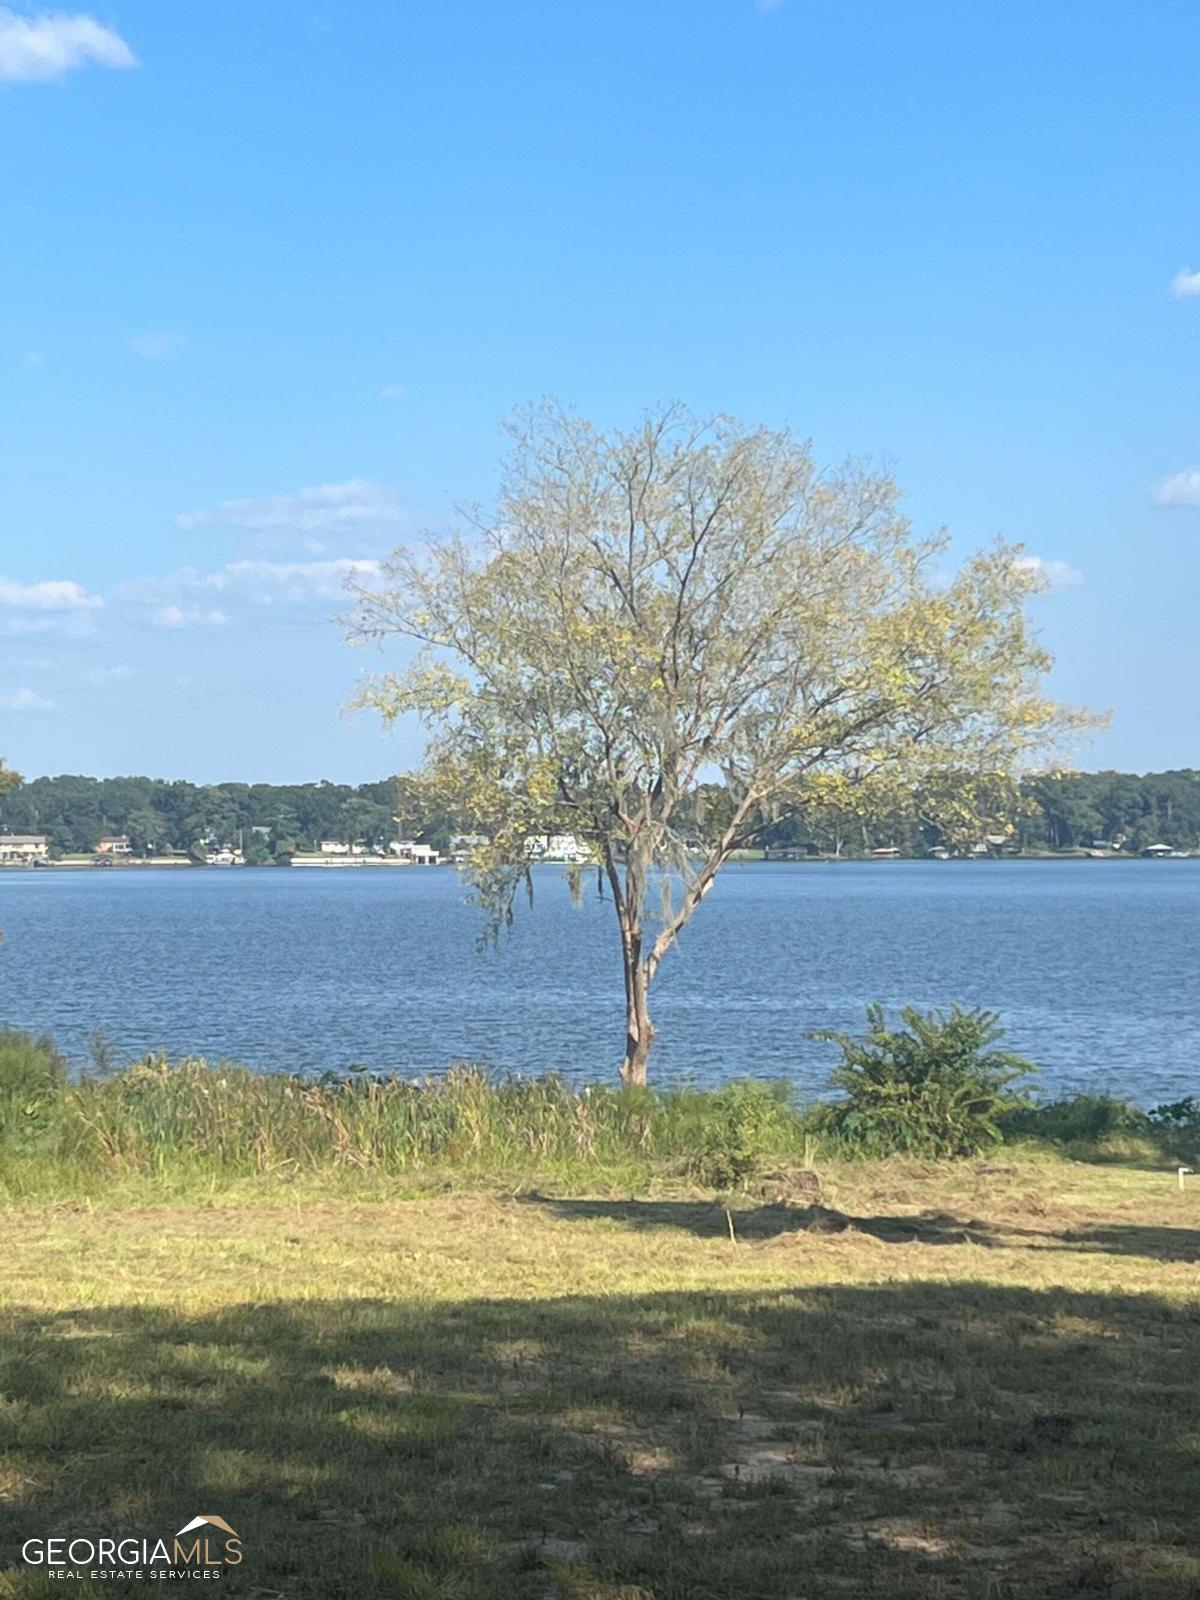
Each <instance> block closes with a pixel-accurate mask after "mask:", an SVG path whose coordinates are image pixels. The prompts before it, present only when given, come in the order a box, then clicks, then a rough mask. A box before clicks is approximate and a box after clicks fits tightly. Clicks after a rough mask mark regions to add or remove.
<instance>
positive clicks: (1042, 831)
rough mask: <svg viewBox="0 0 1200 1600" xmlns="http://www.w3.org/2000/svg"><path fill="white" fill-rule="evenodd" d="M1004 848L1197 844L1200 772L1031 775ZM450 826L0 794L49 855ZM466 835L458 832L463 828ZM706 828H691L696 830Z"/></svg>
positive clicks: (919, 828) (336, 805) (434, 832)
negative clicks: (127, 845) (115, 840)
mask: <svg viewBox="0 0 1200 1600" xmlns="http://www.w3.org/2000/svg"><path fill="white" fill-rule="evenodd" d="M724 800H725V795H724V791H723V790H722V789H721V788H720V786H719V785H709V786H705V789H704V805H703V806H699V805H698V806H697V813H696V814H697V823H698V824H699V822H700V820H701V819H702V818H703V819H707V821H708V823H709V824H710V825H711V824H715V823H716V822H718V821H719V819H720V815H721V812H722V809H723V804H722V802H723V801H724ZM1007 826H1008V827H1009V828H1010V829H1011V830H1012V831H1011V834H1010V844H1011V845H1012V846H1014V847H1017V848H1020V849H1023V850H1068V849H1072V848H1074V847H1077V846H1080V845H1084V846H1090V845H1093V844H1094V843H1096V842H1098V841H1105V842H1115V841H1121V842H1122V844H1123V848H1124V849H1126V850H1127V851H1137V850H1141V849H1144V848H1145V847H1146V846H1147V845H1150V844H1166V845H1170V846H1171V847H1172V848H1173V849H1179V850H1194V849H1196V848H1197V847H1200V771H1193V770H1184V771H1179V772H1151V773H1146V774H1145V775H1144V776H1140V777H1139V776H1136V775H1134V774H1131V773H1122V772H1080V773H1066V774H1058V775H1054V776H1045V777H1035V778H1029V779H1027V780H1026V781H1025V782H1024V783H1023V784H1022V790H1021V803H1020V805H1018V806H1017V807H1015V808H1014V814H1013V815H1012V816H1011V817H1009V818H1008V819H1007ZM460 827H461V824H460V820H459V819H457V818H455V817H453V816H448V815H446V814H445V813H433V812H430V811H428V810H427V809H422V806H421V804H420V802H419V800H418V799H417V798H416V797H415V793H414V791H413V790H412V789H411V787H410V786H409V785H408V784H407V783H406V780H405V779H404V778H403V777H399V778H386V779H381V780H380V781H379V782H378V783H365V784H360V785H358V787H357V788H354V787H351V786H350V785H348V784H341V783H327V782H322V783H299V784H272V783H216V784H200V785H197V784H193V783H177V782H167V781H165V780H163V779H159V778H84V777H72V776H63V777H56V778H34V779H31V780H30V781H29V782H27V783H22V784H20V785H18V786H17V787H16V788H14V789H11V790H9V791H8V792H7V793H5V794H3V795H0V832H5V833H44V834H47V835H48V836H49V839H50V844H51V848H52V850H53V851H55V852H56V853H60V852H61V853H64V854H68V853H71V852H75V851H89V850H93V849H95V847H96V844H97V842H98V841H99V840H100V839H101V838H102V837H103V836H104V835H105V834H127V835H128V836H129V839H130V841H131V843H132V845H133V848H134V850H135V851H137V852H138V853H139V854H140V853H155V852H160V851H164V850H176V851H188V850H191V849H193V848H194V847H195V845H196V844H197V843H198V842H199V841H204V840H207V841H212V842H214V843H217V844H237V843H239V842H241V843H242V845H243V847H244V848H245V850H246V853H247V857H248V859H252V860H253V859H259V860H265V859H270V858H271V857H273V856H276V855H280V856H286V855H287V854H288V853H290V852H291V851H293V850H305V849H312V848H314V847H315V846H316V845H317V843H318V842H319V841H320V840H321V839H341V840H344V841H346V842H347V843H350V842H354V841H359V840H361V841H363V842H365V843H366V844H368V845H370V846H374V847H380V846H383V845H386V843H387V841H388V840H390V839H394V838H396V837H397V835H398V834H400V835H402V836H405V837H411V838H414V839H420V840H421V841H423V842H424V843H426V844H431V845H433V846H435V847H436V848H439V849H443V850H444V849H445V848H446V846H447V845H448V844H449V841H450V838H451V835H452V834H453V833H455V832H457V831H460ZM464 831H465V830H464ZM704 831H705V829H704V828H703V827H701V826H697V828H696V832H697V833H702V832H704ZM762 842H763V843H765V844H768V845H771V846H773V847H776V848H783V847H790V848H795V849H798V850H809V851H814V852H820V853H828V854H842V855H856V854H865V853H866V852H867V851H869V850H871V849H875V848H879V847H883V846H896V847H897V848H899V849H900V850H901V851H903V852H904V853H905V854H906V855H921V854H924V853H926V852H928V851H929V850H931V849H935V848H936V847H937V846H938V845H939V844H941V843H942V839H941V836H940V834H939V832H938V829H937V827H936V825H935V824H933V823H928V822H926V823H922V822H921V821H920V820H919V819H918V818H914V817H913V816H912V815H910V814H905V815H900V814H897V815H894V816H882V815H881V816H875V817H867V818H865V819H864V818H861V817H858V816H839V815H837V814H834V813H830V812H827V811H822V812H821V813H820V814H819V815H814V816H813V817H811V818H806V817H799V818H791V819H789V820H788V821H786V822H781V823H778V824H776V825H774V826H773V827H771V828H768V829H767V830H765V831H764V833H763V834H762Z"/></svg>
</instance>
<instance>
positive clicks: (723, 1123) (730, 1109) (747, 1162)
mask: <svg viewBox="0 0 1200 1600" xmlns="http://www.w3.org/2000/svg"><path fill="white" fill-rule="evenodd" d="M789 1122H792V1124H793V1127H794V1116H793V1114H792V1112H791V1107H790V1106H789V1105H788V1101H787V1096H786V1086H783V1085H778V1086H777V1085H771V1084H765V1083H757V1082H755V1081H753V1080H752V1079H739V1080H738V1081H736V1082H734V1083H727V1084H726V1085H725V1086H724V1088H721V1089H718V1090H716V1091H715V1092H714V1093H712V1094H709V1095H708V1096H706V1098H705V1106H704V1121H703V1127H702V1131H701V1139H700V1147H699V1150H698V1151H697V1153H696V1155H695V1157H694V1158H693V1160H692V1161H691V1163H690V1164H689V1166H690V1171H691V1174H692V1176H693V1177H695V1178H696V1179H697V1180H698V1181H699V1182H700V1183H702V1184H704V1185H705V1186H706V1187H707V1188H710V1189H737V1188H741V1187H743V1186H744V1185H745V1183H746V1180H747V1178H750V1177H752V1176H753V1174H754V1172H755V1171H756V1170H757V1169H758V1167H759V1166H760V1165H761V1163H762V1160H763V1158H764V1156H766V1155H768V1154H770V1153H771V1152H773V1151H777V1150H778V1149H779V1148H780V1135H781V1134H782V1133H783V1132H784V1131H785V1129H787V1128H788V1125H789Z"/></svg>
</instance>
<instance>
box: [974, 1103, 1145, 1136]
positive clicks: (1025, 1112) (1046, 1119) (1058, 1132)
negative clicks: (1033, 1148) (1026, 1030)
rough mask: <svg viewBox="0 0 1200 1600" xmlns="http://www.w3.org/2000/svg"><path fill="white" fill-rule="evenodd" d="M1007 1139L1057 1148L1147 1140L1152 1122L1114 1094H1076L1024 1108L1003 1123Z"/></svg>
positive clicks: (1137, 1108) (1143, 1113) (1008, 1116)
mask: <svg viewBox="0 0 1200 1600" xmlns="http://www.w3.org/2000/svg"><path fill="white" fill-rule="evenodd" d="M1002 1126H1003V1130H1004V1136H1005V1138H1006V1139H1037V1140H1042V1141H1044V1142H1045V1143H1047V1144H1054V1145H1093V1144H1100V1143H1102V1142H1103V1141H1104V1140H1106V1139H1114V1138H1125V1137H1127V1136H1128V1135H1133V1136H1134V1137H1144V1136H1145V1135H1147V1134H1148V1133H1149V1131H1150V1129H1149V1119H1148V1118H1147V1116H1146V1113H1145V1112H1144V1111H1142V1110H1141V1109H1140V1108H1139V1107H1137V1106H1134V1105H1130V1103H1129V1101H1128V1100H1120V1099H1118V1098H1117V1096H1116V1095H1112V1094H1076V1095H1072V1096H1071V1097H1070V1099H1069V1100H1052V1101H1051V1102H1050V1103H1049V1105H1031V1106H1021V1107H1019V1108H1018V1109H1017V1110H1015V1111H1011V1112H1009V1113H1008V1114H1007V1115H1006V1116H1005V1117H1004V1119H1003V1123H1002Z"/></svg>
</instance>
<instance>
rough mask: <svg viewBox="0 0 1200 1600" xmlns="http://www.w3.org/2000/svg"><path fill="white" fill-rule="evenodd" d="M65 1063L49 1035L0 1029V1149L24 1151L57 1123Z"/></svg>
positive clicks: (41, 1141)
mask: <svg viewBox="0 0 1200 1600" xmlns="http://www.w3.org/2000/svg"><path fill="white" fill-rule="evenodd" d="M66 1086H67V1066H66V1062H65V1061H64V1060H63V1058H62V1056H60V1055H59V1053H58V1051H57V1050H56V1049H55V1048H54V1045H53V1043H52V1042H51V1041H50V1040H49V1039H34V1038H33V1037H32V1036H31V1035H30V1034H28V1033H17V1032H15V1031H13V1030H7V1029H6V1030H3V1031H0V1151H3V1152H4V1153H5V1154H6V1155H16V1154H25V1153H27V1152H29V1151H31V1150H33V1149H36V1148H37V1147H38V1146H39V1145H42V1144H44V1143H45V1142H46V1141H47V1140H48V1138H49V1137H50V1135H51V1134H52V1133H53V1131H54V1129H55V1128H56V1126H57V1124H58V1119H59V1114H60V1112H61V1110H62V1104H63V1095H64V1091H65V1089H66Z"/></svg>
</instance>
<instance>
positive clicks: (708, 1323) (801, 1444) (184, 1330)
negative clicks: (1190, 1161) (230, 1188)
mask: <svg viewBox="0 0 1200 1600" xmlns="http://www.w3.org/2000/svg"><path fill="white" fill-rule="evenodd" d="M786 1188H787V1186H786V1184H782V1185H781V1186H780V1192H781V1193H784V1192H786ZM279 1193H280V1189H279V1187H278V1185H277V1184H276V1185H275V1186H274V1187H272V1185H271V1184H270V1182H269V1181H268V1180H263V1182H262V1183H261V1184H260V1185H258V1186H257V1187H255V1186H251V1187H249V1188H247V1189H246V1190H244V1191H243V1192H241V1194H240V1199H241V1200H242V1201H243V1202H245V1203H242V1204H229V1203H226V1199H225V1197H222V1203H221V1204H219V1205H217V1204H213V1205H209V1206H204V1205H190V1206H187V1207H171V1206H143V1207H141V1208H137V1209H112V1208H110V1209H90V1208H88V1207H87V1206H80V1205H78V1204H76V1205H64V1206H59V1207H46V1208H32V1209H31V1208H26V1209H22V1210H19V1211H18V1210H13V1211H10V1212H8V1213H6V1214H4V1221H5V1234H6V1245H7V1247H6V1250H5V1252H4V1255H3V1258H2V1259H0V1301H2V1303H3V1305H4V1307H5V1308H6V1309H5V1310H4V1311H3V1312H0V1333H2V1336H3V1344H2V1353H3V1366H2V1369H0V1396H2V1398H0V1561H3V1562H4V1563H7V1571H6V1573H5V1575H4V1576H0V1595H10V1596H18V1595H19V1596H38V1595H41V1594H43V1593H45V1594H51V1593H52V1594H61V1592H62V1588H61V1584H58V1585H56V1584H54V1583H51V1582H49V1581H47V1580H44V1579H40V1578H36V1577H33V1576H32V1575H30V1574H27V1573H25V1572H22V1571H20V1570H19V1569H18V1567H17V1566H16V1565H15V1563H16V1561H17V1552H18V1550H19V1546H20V1544H21V1542H22V1540H24V1539H25V1538H28V1537H30V1536H33V1535H46V1534H50V1533H62V1532H67V1531H76V1532H88V1533H92V1534H96V1533H105V1534H129V1535H137V1536H140V1535H142V1534H149V1535H151V1536H153V1535H156V1534H158V1533H160V1532H163V1531H166V1532H173V1531H174V1529H175V1528H177V1527H179V1526H180V1525H181V1524H182V1523H183V1522H184V1521H185V1520H187V1519H188V1518H190V1517H191V1516H193V1515H195V1514H196V1513H199V1512H204V1513H208V1512H217V1513H219V1514H221V1515H222V1516H224V1517H225V1518H227V1519H228V1521H230V1522H231V1523H232V1524H233V1526H234V1527H236V1528H237V1529H238V1532H239V1534H240V1535H241V1536H242V1539H243V1542H244V1544H245V1547H246V1560H245V1563H244V1565H243V1566H242V1567H240V1568H237V1569H233V1570H231V1571H230V1572H228V1573H227V1574H226V1575H225V1576H224V1577H223V1578H222V1579H221V1587H222V1589H224V1591H225V1592H226V1593H233V1594H241V1595H244V1596H257V1597H259V1600H266V1597H268V1596H282V1597H288V1600H290V1597H296V1600H299V1597H302V1596H304V1597H307V1596H321V1595H344V1596H364V1595H381V1596H406V1597H411V1600H501V1597H503V1600H524V1597H526V1596H528V1597H529V1600H554V1597H557V1600H734V1597H736V1600H816V1597H817V1596H821V1597H828V1596H838V1595H846V1596H859V1595H862V1596H872V1595H879V1596H883V1595H887V1596H889V1597H890V1600H910V1597H911V1600H916V1597H918V1596H919V1597H922V1600H925V1597H937V1600H960V1597H961V1600H1026V1597H1027V1600H1042V1597H1049V1600H1053V1597H1055V1596H1064V1597H1065V1596H1079V1595H1087V1594H1094V1595H1111V1596H1117V1597H1120V1596H1129V1597H1134V1596H1138V1597H1141V1596H1145V1597H1153V1600H1167V1597H1171V1600H1174V1597H1179V1600H1182V1597H1184V1596H1194V1595H1196V1594H1197V1593H1200V1543H1197V1541H1196V1536H1195V1531H1194V1529H1195V1520H1194V1519H1195V1505H1196V1502H1197V1493H1198V1491H1200V1394H1198V1393H1197V1389H1196V1385H1195V1382H1194V1374H1195V1371H1196V1367H1197V1361H1198V1359H1200V1314H1198V1298H1197V1274H1196V1264H1197V1261H1198V1260H1200V1189H1198V1190H1195V1191H1192V1192H1188V1193H1186V1194H1183V1195H1180V1193H1179V1192H1178V1190H1177V1189H1176V1188H1175V1179H1174V1175H1173V1174H1170V1173H1146V1172H1133V1171H1128V1170H1122V1169H1098V1168H1089V1167H1083V1166H1074V1165H1069V1164H1067V1163H1055V1162H1037V1163H1026V1162H1007V1161H998V1162H995V1163H990V1164H989V1163H983V1164H977V1165H975V1166H971V1165H958V1166H947V1167H918V1166H914V1165H913V1164H911V1163H909V1164H903V1163H878V1164H874V1165H865V1164H864V1165H859V1166H854V1167H851V1166H847V1167H844V1168H840V1169H837V1170H834V1171H832V1172H831V1173H829V1174H826V1187H825V1193H824V1195H823V1197H822V1201H821V1203H820V1204H819V1205H811V1204H805V1205H800V1204H788V1203H786V1201H783V1200H771V1201H769V1202H766V1203H758V1202H755V1201H752V1200H749V1199H747V1200H746V1201H744V1202H743V1203H742V1204H741V1205H739V1206H738V1207H737V1208H736V1209H734V1210H733V1213H732V1224H733V1235H734V1239H733V1241H731V1238H730V1224H729V1221H728V1219H727V1217H726V1214H725V1211H724V1208H723V1207H722V1206H719V1205H713V1204H711V1203H709V1202H708V1201H707V1200H706V1199H704V1198H703V1197H701V1198H697V1197H696V1196H695V1195H688V1194H686V1193H684V1192H663V1193H660V1194H657V1195H652V1196H651V1197H650V1198H631V1197H629V1196H628V1195H627V1194H612V1193H609V1194H592V1195H586V1196H579V1195H554V1194H550V1195H530V1194H525V1195H511V1196H505V1195H499V1194H491V1195H487V1194H462V1193H448V1194H445V1195H440V1196H430V1197H426V1198H422V1199H416V1200H413V1199H408V1200H393V1199H387V1198H383V1197H382V1196H381V1191H379V1190H378V1189H373V1190H372V1191H371V1194H372V1198H370V1199H366V1198H362V1197H354V1196H342V1197H338V1196H337V1195H336V1194H330V1195H327V1196H325V1197H322V1196H320V1195H319V1194H317V1193H315V1192H310V1193H309V1194H308V1195H307V1197H300V1198H294V1199H292V1200H290V1201H289V1202H288V1203H286V1204H279V1203H272V1200H271V1198H270V1197H271V1196H272V1195H274V1196H278V1194H279ZM90 1590H91V1585H89V1584H88V1583H87V1582H81V1583H76V1584H75V1585H73V1586H72V1589H71V1591H70V1592H71V1593H72V1594H74V1595H80V1596H82V1595H86V1594H87V1593H89V1591H90ZM96 1592H97V1593H103V1594H106V1595H109V1596H111V1595H114V1594H118V1593H121V1592H125V1591H124V1590H123V1586H122V1585H121V1584H119V1583H109V1584H105V1585H103V1586H102V1587H97V1589H96ZM128 1592H138V1593H140V1592H142V1591H141V1587H140V1586H138V1587H135V1588H132V1589H130V1590H129V1591H128Z"/></svg>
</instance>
